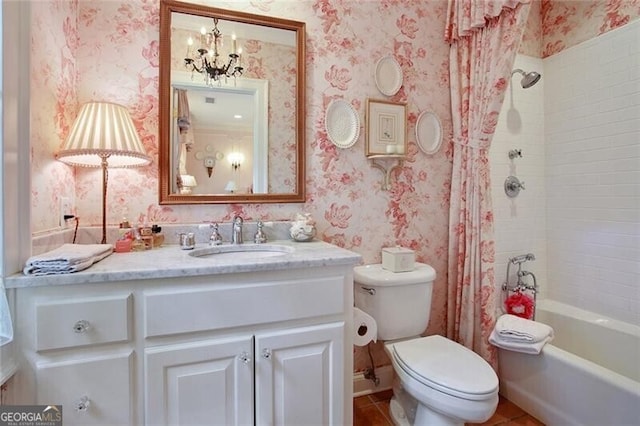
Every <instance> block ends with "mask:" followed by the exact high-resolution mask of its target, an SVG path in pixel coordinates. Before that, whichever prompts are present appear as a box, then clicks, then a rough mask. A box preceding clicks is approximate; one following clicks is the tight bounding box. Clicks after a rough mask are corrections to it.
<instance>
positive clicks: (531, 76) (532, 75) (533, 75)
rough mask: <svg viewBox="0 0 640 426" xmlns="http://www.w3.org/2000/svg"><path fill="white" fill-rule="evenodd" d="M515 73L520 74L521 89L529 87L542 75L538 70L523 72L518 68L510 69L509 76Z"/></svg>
mask: <svg viewBox="0 0 640 426" xmlns="http://www.w3.org/2000/svg"><path fill="white" fill-rule="evenodd" d="M515 73H518V74H522V80H520V84H521V85H522V88H523V89H528V88H529V87H531V86H533V85H534V84H536V83H537V82H538V81H540V78H542V75H541V74H540V73H538V72H535V71H531V72H524V71H522V70H521V69H520V68H518V69H515V70H513V71H511V76H512V77H513V75H514V74H515Z"/></svg>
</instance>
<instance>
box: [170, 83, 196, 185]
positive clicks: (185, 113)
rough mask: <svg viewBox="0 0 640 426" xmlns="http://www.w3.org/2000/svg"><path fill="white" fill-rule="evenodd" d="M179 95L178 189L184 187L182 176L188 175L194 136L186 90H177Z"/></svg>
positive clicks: (177, 139)
mask: <svg viewBox="0 0 640 426" xmlns="http://www.w3.org/2000/svg"><path fill="white" fill-rule="evenodd" d="M175 94H176V95H177V98H178V99H177V104H178V114H177V126H176V128H177V130H178V132H179V133H178V135H177V136H178V137H176V138H174V141H175V142H176V143H177V146H176V149H175V151H174V152H176V153H177V154H178V161H177V164H178V176H177V180H178V187H180V186H182V178H181V177H182V176H184V175H187V174H188V173H187V151H189V150H190V148H191V145H193V135H192V134H191V131H190V130H191V111H190V110H189V98H188V96H187V91H186V90H184V89H175Z"/></svg>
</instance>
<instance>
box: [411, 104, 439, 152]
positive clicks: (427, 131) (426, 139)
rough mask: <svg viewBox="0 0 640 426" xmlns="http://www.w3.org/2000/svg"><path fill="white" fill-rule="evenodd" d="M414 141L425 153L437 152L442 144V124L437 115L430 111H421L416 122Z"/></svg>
mask: <svg viewBox="0 0 640 426" xmlns="http://www.w3.org/2000/svg"><path fill="white" fill-rule="evenodd" d="M416 141H417V142H418V146H419V147H420V149H421V150H422V152H424V153H425V154H428V155H432V154H435V153H436V152H438V149H440V145H441V144H442V125H441V124H440V120H439V119H438V116H437V115H435V114H434V113H433V112H431V111H422V112H421V113H420V115H419V116H418V121H417V122H416Z"/></svg>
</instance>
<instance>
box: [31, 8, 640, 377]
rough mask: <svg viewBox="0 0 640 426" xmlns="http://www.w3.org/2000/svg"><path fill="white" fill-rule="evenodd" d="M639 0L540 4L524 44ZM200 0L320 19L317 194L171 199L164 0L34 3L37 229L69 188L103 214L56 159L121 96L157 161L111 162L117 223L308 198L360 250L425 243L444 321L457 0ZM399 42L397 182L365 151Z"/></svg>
mask: <svg viewBox="0 0 640 426" xmlns="http://www.w3.org/2000/svg"><path fill="white" fill-rule="evenodd" d="M639 1H640V0H607V1H605V0H597V1H592V2H586V1H585V2H578V1H553V0H544V1H542V2H541V3H540V5H539V7H538V9H536V7H537V6H536V5H534V7H533V8H532V13H531V15H530V23H529V24H528V28H527V34H526V35H525V39H524V42H523V45H522V47H521V53H525V54H528V55H532V56H541V55H542V56H548V55H550V54H553V53H555V52H558V51H560V50H562V49H564V48H567V47H570V46H571V45H574V44H576V43H579V42H581V41H583V40H586V39H588V38H591V37H595V36H597V35H598V34H600V33H602V32H604V31H608V30H610V29H612V28H615V27H617V26H620V25H624V24H625V23H626V22H629V21H630V20H634V19H637V18H638V16H640V5H639ZM200 3H203V4H207V5H212V6H216V7H223V8H228V9H234V10H241V11H245V12H250V13H257V14H262V15H269V16H278V17H283V18H288V19H294V20H299V21H304V22H306V24H307V46H306V47H307V58H306V61H307V89H306V97H307V102H306V114H307V117H306V118H307V129H306V140H307V147H306V148H307V158H306V162H307V181H306V186H307V202H306V203H304V204H282V205H272V204H229V205H210V206H202V205H194V206H161V205H159V204H158V173H157V158H158V157H157V155H158V46H159V42H158V40H159V0H103V1H100V0H91V1H90V0H71V1H62V0H58V1H47V2H32V4H31V10H32V18H31V19H32V22H31V25H32V27H33V28H38V31H37V32H34V37H33V39H32V55H31V61H32V71H31V73H32V75H31V141H30V142H31V161H32V164H31V168H32V173H31V175H32V191H31V197H32V209H31V215H32V217H31V220H32V230H33V233H34V234H38V233H43V232H47V231H50V230H55V229H58V227H59V223H58V214H57V212H58V211H59V203H60V197H70V198H71V199H73V200H74V204H75V206H76V214H77V215H78V216H79V218H80V223H81V225H82V226H88V225H98V224H100V223H101V207H100V206H101V174H100V171H99V170H97V169H95V170H93V169H73V168H70V167H68V166H66V165H64V164H62V163H60V162H57V161H55V153H56V152H57V151H58V149H59V148H60V147H61V146H62V143H63V141H64V138H65V136H66V134H67V133H68V130H69V127H70V126H71V124H72V123H73V120H74V118H75V114H76V112H77V111H78V109H79V106H80V105H81V104H83V103H84V102H87V101H90V100H109V101H113V102H118V103H121V104H123V105H125V106H127V108H128V109H129V111H130V112H131V114H132V117H133V120H134V122H135V124H136V128H137V130H138V132H139V134H140V137H141V139H142V141H143V143H144V146H145V148H146V150H147V153H148V154H149V155H150V156H151V158H152V159H153V161H152V163H151V164H150V165H149V166H147V167H143V168H137V169H129V170H119V169H110V170H109V189H108V206H109V209H108V218H107V220H108V223H109V224H111V225H115V224H116V223H118V222H119V221H120V219H121V215H122V212H123V211H124V210H125V209H127V210H128V211H129V215H130V219H132V220H134V221H135V220H137V219H139V218H145V217H146V218H147V220H148V221H150V222H153V223H159V224H162V223H200V222H203V221H212V220H214V221H229V220H230V219H231V217H232V216H233V215H234V214H242V215H244V216H245V217H246V218H247V219H248V220H256V219H265V220H289V219H291V218H293V216H294V214H295V213H296V212H300V211H306V212H309V213H311V214H312V215H313V216H314V218H315V219H316V221H317V224H318V230H319V237H320V238H322V239H323V240H325V241H328V242H331V243H334V244H337V245H339V246H342V247H345V248H347V249H350V250H353V251H355V252H358V253H360V254H361V255H362V256H363V259H364V262H365V263H373V262H379V261H380V249H381V248H382V247H384V246H392V245H402V246H405V247H409V248H412V249H414V250H416V255H417V260H418V261H421V262H425V263H429V264H431V265H432V266H433V267H434V268H435V269H436V271H437V274H438V277H437V279H436V282H435V286H434V295H433V302H432V313H431V321H430V324H429V328H428V330H427V332H428V333H429V334H431V333H441V334H444V324H445V315H446V271H447V261H446V257H447V246H448V235H447V234H448V232H447V226H448V212H449V188H450V175H451V146H450V138H451V116H450V101H449V81H448V70H449V60H448V55H449V48H448V45H447V44H446V43H445V42H444V40H443V34H444V23H445V15H446V7H447V2H446V0H428V1H415V0H414V1H400V0H380V1H366V2H365V1H362V2H354V1H350V0H306V1H296V2H291V1H287V0H252V1H235V2H221V1H204V0H202V1H200ZM536 10H540V15H539V17H538V16H536V13H535V11H536ZM538 19H539V21H540V24H539V26H538V24H536V22H537V20H538ZM531 20H533V21H531ZM539 28H540V29H539ZM540 35H541V36H542V38H541V37H540ZM540 40H542V44H540ZM523 49H525V51H524V52H523ZM387 54H393V55H394V56H395V58H396V59H397V60H398V62H399V63H400V65H401V67H402V70H403V74H404V80H403V85H402V88H401V89H400V91H399V92H398V93H397V94H396V95H395V96H393V97H392V98H390V100H392V101H396V102H406V103H407V105H408V120H409V123H408V129H409V131H408V141H409V149H408V158H407V160H405V161H404V162H403V164H402V167H400V168H399V169H397V170H396V171H394V173H393V174H392V180H393V185H392V188H391V190H389V191H384V190H382V188H381V183H382V174H381V173H380V171H379V170H377V169H375V168H373V167H372V166H371V164H370V163H369V162H368V161H367V159H366V158H365V156H364V141H365V129H364V106H365V105H366V99H367V98H374V99H385V97H384V96H383V95H381V94H380V93H379V92H378V91H377V89H376V85H375V81H374V76H373V70H374V66H375V62H376V60H377V59H378V58H380V57H382V56H384V55H387ZM336 98H342V99H346V100H347V101H348V102H350V103H351V104H352V105H353V106H354V108H355V109H356V111H357V112H358V114H359V117H360V120H361V126H362V127H361V132H360V138H359V139H358V141H357V143H356V144H355V145H354V146H353V147H352V148H349V149H338V148H336V147H335V146H334V145H332V144H331V143H330V141H329V140H328V138H327V135H326V131H325V129H324V118H325V110H326V107H327V106H328V104H329V103H330V102H331V100H332V99H336ZM425 109H429V110H432V111H434V112H435V113H436V114H437V115H438V116H439V117H440V120H441V121H442V124H443V128H444V134H445V143H444V144H443V147H442V149H441V150H440V151H439V152H438V153H436V154H435V155H432V156H427V155H425V154H423V153H422V152H421V151H420V150H419V149H418V147H417V145H416V142H415V136H414V129H415V121H416V118H417V116H418V114H419V113H420V112H421V111H423V110H425ZM374 359H375V360H376V364H377V365H381V364H386V363H388V361H387V360H386V356H385V355H384V351H383V350H382V347H381V345H380V344H377V345H376V346H375V347H374ZM355 363H356V364H355V365H356V369H357V370H362V369H363V368H364V367H365V366H367V365H368V364H369V360H368V355H367V354H366V350H365V349H364V348H356V351H355Z"/></svg>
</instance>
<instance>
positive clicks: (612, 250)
mask: <svg viewBox="0 0 640 426" xmlns="http://www.w3.org/2000/svg"><path fill="white" fill-rule="evenodd" d="M638 34H640V20H636V21H635V22H633V23H631V24H628V25H625V26H623V27H621V28H619V29H616V30H614V31H610V32H608V33H606V34H604V35H601V36H599V37H597V38H594V39H591V40H589V41H586V42H584V43H581V44H579V45H577V46H574V47H572V48H569V49H566V50H564V51H562V52H560V53H558V54H556V55H554V56H551V57H549V58H546V59H545V60H544V77H543V78H544V81H545V99H544V112H545V139H546V169H547V173H546V175H547V248H548V258H549V261H548V266H549V270H548V275H547V276H548V279H549V282H548V285H547V286H546V287H547V288H546V291H547V293H548V297H550V298H553V299H556V300H560V301H563V302H567V303H571V304H573V305H575V306H578V307H580V308H583V309H587V310H590V311H595V312H599V313H601V314H604V315H607V316H610V317H613V318H616V319H620V320H622V321H626V322H630V323H633V324H636V325H640V60H639V58H640V38H639V37H638Z"/></svg>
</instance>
